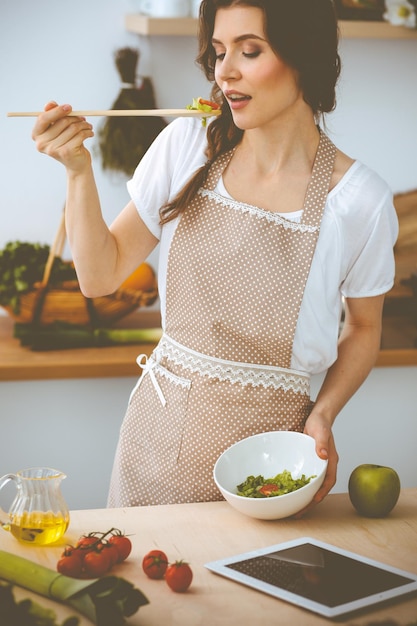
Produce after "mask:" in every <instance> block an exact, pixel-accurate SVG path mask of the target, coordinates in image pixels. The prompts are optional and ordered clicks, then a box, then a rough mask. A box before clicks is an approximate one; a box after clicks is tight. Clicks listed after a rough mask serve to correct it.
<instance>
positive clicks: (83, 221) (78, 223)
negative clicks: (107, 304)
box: [65, 167, 117, 296]
mask: <svg viewBox="0 0 417 626" xmlns="http://www.w3.org/2000/svg"><path fill="white" fill-rule="evenodd" d="M65 222H66V229H67V236H68V241H69V244H70V248H71V254H72V257H73V260H74V264H75V267H76V269H77V275H78V280H79V283H80V287H81V290H82V291H83V293H84V294H85V295H86V296H95V295H99V294H100V295H104V294H105V293H112V292H113V291H114V290H115V288H116V287H117V285H116V286H115V285H114V282H113V280H109V278H110V277H112V276H113V274H114V268H115V266H116V259H117V246H116V242H115V240H114V238H113V236H112V235H111V233H110V231H109V228H108V226H107V224H106V223H105V221H104V219H103V216H102V212H101V207H100V200H99V196H98V192H97V187H96V183H95V180H94V175H93V171H92V169H91V167H88V168H86V169H85V171H83V172H78V173H75V174H74V173H71V172H68V174H67V199H66V207H65Z"/></svg>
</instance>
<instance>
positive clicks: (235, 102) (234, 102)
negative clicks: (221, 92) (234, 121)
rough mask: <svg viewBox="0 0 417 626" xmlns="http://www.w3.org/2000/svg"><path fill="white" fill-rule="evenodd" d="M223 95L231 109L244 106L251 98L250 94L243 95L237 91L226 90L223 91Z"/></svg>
mask: <svg viewBox="0 0 417 626" xmlns="http://www.w3.org/2000/svg"><path fill="white" fill-rule="evenodd" d="M225 96H226V98H227V101H228V103H229V105H230V108H231V109H232V110H233V111H238V110H240V109H243V108H245V107H246V106H247V104H248V103H249V102H250V100H251V98H250V96H245V95H244V94H242V93H237V92H228V93H225Z"/></svg>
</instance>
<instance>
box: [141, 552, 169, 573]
mask: <svg viewBox="0 0 417 626" xmlns="http://www.w3.org/2000/svg"><path fill="white" fill-rule="evenodd" d="M167 567H168V557H167V555H166V554H165V552H162V550H151V551H150V552H148V554H145V556H144V557H143V560H142V569H143V571H144V572H145V574H146V575H147V576H148V578H152V579H153V580H158V579H160V578H163V577H164V574H165V572H166V569H167Z"/></svg>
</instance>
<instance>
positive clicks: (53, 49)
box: [0, 0, 417, 509]
mask: <svg viewBox="0 0 417 626" xmlns="http://www.w3.org/2000/svg"><path fill="white" fill-rule="evenodd" d="M136 7H137V5H134V4H133V0H131V1H129V0H117V1H116V0H88V2H85V0H73V1H72V2H71V3H68V4H65V3H62V2H56V0H37V1H33V0H2V3H1V7H0V81H1V96H0V141H1V150H0V248H2V247H3V246H4V245H5V244H6V243H7V242H8V241H13V240H21V241H29V242H40V243H48V244H51V243H52V241H53V238H54V236H55V233H56V230H57V227H58V223H59V218H60V215H61V211H62V208H63V204H64V199H65V172H64V169H63V167H62V166H61V165H60V164H58V163H56V162H54V161H52V160H51V159H49V158H47V157H45V156H44V155H41V154H39V153H38V152H37V151H36V148H35V145H34V143H33V141H32V139H31V129H32V126H33V124H34V118H8V117H7V112H8V111H36V110H41V109H42V108H43V106H44V104H45V103H46V102H47V101H48V100H49V99H54V100H56V101H57V102H59V103H64V102H68V103H70V104H72V106H73V107H74V108H75V109H106V108H111V106H112V103H113V101H114V100H115V98H116V96H117V94H118V92H119V89H120V77H119V75H118V73H117V70H116V67H115V63H114V53H115V51H116V50H117V49H120V48H122V47H125V46H129V47H133V48H137V49H138V50H139V53H140V60H139V65H138V72H139V74H140V75H142V76H147V77H150V78H151V80H152V82H153V85H154V90H155V99H156V105H157V106H158V107H161V108H170V107H174V108H183V107H184V106H185V105H186V104H188V103H190V102H191V100H192V98H193V97H194V96H203V97H207V96H209V93H210V88H209V86H208V85H207V84H206V81H205V79H204V77H203V76H202V75H201V74H200V72H199V70H198V68H197V67H196V66H195V63H194V58H195V55H196V50H197V47H196V39H195V38H194V37H193V36H187V37H184V36H180V37H174V36H164V37H162V36H152V37H147V36H143V35H138V34H135V33H130V32H128V31H127V29H126V27H125V16H126V14H128V13H132V12H134V11H135V9H136ZM392 28H396V27H394V26H392ZM340 52H341V56H342V63H343V69H342V76H341V80H340V84H339V89H338V107H337V110H336V111H335V112H334V113H333V114H331V115H329V116H328V118H327V132H328V133H329V135H330V136H331V138H332V139H333V141H334V142H335V143H336V144H337V145H338V146H339V147H340V148H341V149H342V150H344V151H345V152H347V153H348V154H349V155H351V156H352V157H355V158H357V159H359V160H361V161H364V162H365V163H367V164H368V165H369V166H370V167H372V168H374V169H375V170H376V171H377V172H378V173H379V174H380V175H381V176H382V177H383V178H385V179H386V180H387V182H388V183H389V185H390V186H391V188H392V190H393V191H394V193H401V192H406V191H409V190H412V189H416V188H417V79H416V67H417V38H413V39H395V38H394V39H366V38H363V39H342V41H341V47H340ZM91 121H92V122H93V123H94V124H95V125H96V128H97V127H98V125H100V124H101V123H102V120H101V118H91ZM87 145H88V146H89V147H90V148H91V149H92V150H95V146H96V145H97V142H96V139H92V140H90V141H89V142H87ZM94 168H95V173H96V179H97V185H98V189H99V192H100V196H101V201H102V207H103V212H104V216H105V218H106V220H107V221H108V222H109V223H110V222H111V221H112V220H113V218H114V217H115V216H116V215H117V214H118V212H119V211H120V210H121V208H122V207H123V206H124V205H125V204H126V202H127V201H128V199H129V198H128V194H127V191H126V179H127V177H126V176H124V175H122V174H119V173H115V172H109V171H103V170H102V168H101V162H100V156H99V155H98V154H97V153H96V154H95V155H94ZM416 220H417V215H416ZM149 261H150V262H151V264H152V265H153V266H154V267H155V269H157V263H158V260H157V252H155V253H153V255H151V257H150V259H149ZM416 264H417V262H416ZM0 314H1V313H0ZM0 351H1V344H0ZM138 374H139V371H138ZM416 382H417V367H415V366H398V367H379V368H375V369H374V371H373V372H372V373H371V375H370V377H369V379H368V381H367V382H366V383H365V384H364V386H363V387H362V389H361V390H360V391H359V392H358V393H357V395H356V396H355V397H354V398H353V399H352V400H351V401H350V403H349V404H348V406H347V407H345V409H344V410H343V411H342V413H341V414H340V416H339V418H338V420H337V423H336V426H335V435H336V441H337V445H338V449H339V454H340V457H341V461H340V469H339V478H338V483H337V485H336V488H335V491H346V490H347V480H348V477H349V475H350V472H351V471H352V469H353V468H354V467H355V466H356V465H358V464H359V463H365V462H366V463H368V462H369V463H380V464H384V465H391V466H392V467H394V468H395V469H396V470H397V471H398V473H399V475H400V478H401V480H402V483H403V486H405V487H407V486H408V487H410V486H416V485H417V455H416V450H415V443H416V441H417V419H416V417H417V384H416ZM134 383H135V378H133V377H114V378H110V379H108V378H107V379H98V378H92V379H79V380H78V379H73V380H53V381H45V380H43V381H33V380H32V381H5V382H0V475H2V474H5V473H7V472H12V471H16V470H18V469H22V468H23V467H28V466H31V465H48V466H56V467H58V468H59V469H61V470H62V471H64V472H66V473H67V475H68V478H67V480H66V481H65V483H64V484H63V491H64V492H65V494H66V497H67V500H68V503H69V505H70V507H71V508H73V509H74V508H94V507H102V506H105V502H106V494H107V484H108V480H109V476H110V470H111V464H112V460H113V454H114V450H115V446H116V441H117V436H118V430H119V427H120V423H121V420H122V418H123V415H124V411H125V408H126V403H127V399H128V395H129V393H130V390H131V388H132V386H133V385H134ZM318 384H319V380H317V381H313V386H314V388H315V389H316V388H317V386H318Z"/></svg>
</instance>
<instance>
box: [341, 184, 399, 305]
mask: <svg viewBox="0 0 417 626" xmlns="http://www.w3.org/2000/svg"><path fill="white" fill-rule="evenodd" d="M375 191H377V190H373V191H372V190H370V191H367V190H366V188H365V191H364V197H363V198H362V199H361V204H362V212H357V216H358V222H357V225H356V226H357V229H356V241H355V244H354V245H351V251H352V254H351V257H350V263H349V268H348V271H347V274H346V277H345V279H344V281H343V283H342V286H341V292H342V294H343V295H344V296H345V297H347V298H365V297H371V296H377V295H381V294H384V293H386V292H387V291H389V290H390V289H391V287H392V286H393V284H394V277H395V259H394V244H395V241H396V239H397V236H398V218H397V214H396V212H395V208H394V204H393V196H392V193H391V191H390V190H389V189H388V188H386V189H385V192H384V193H383V194H382V196H380V197H379V199H378V194H377V193H375Z"/></svg>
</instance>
